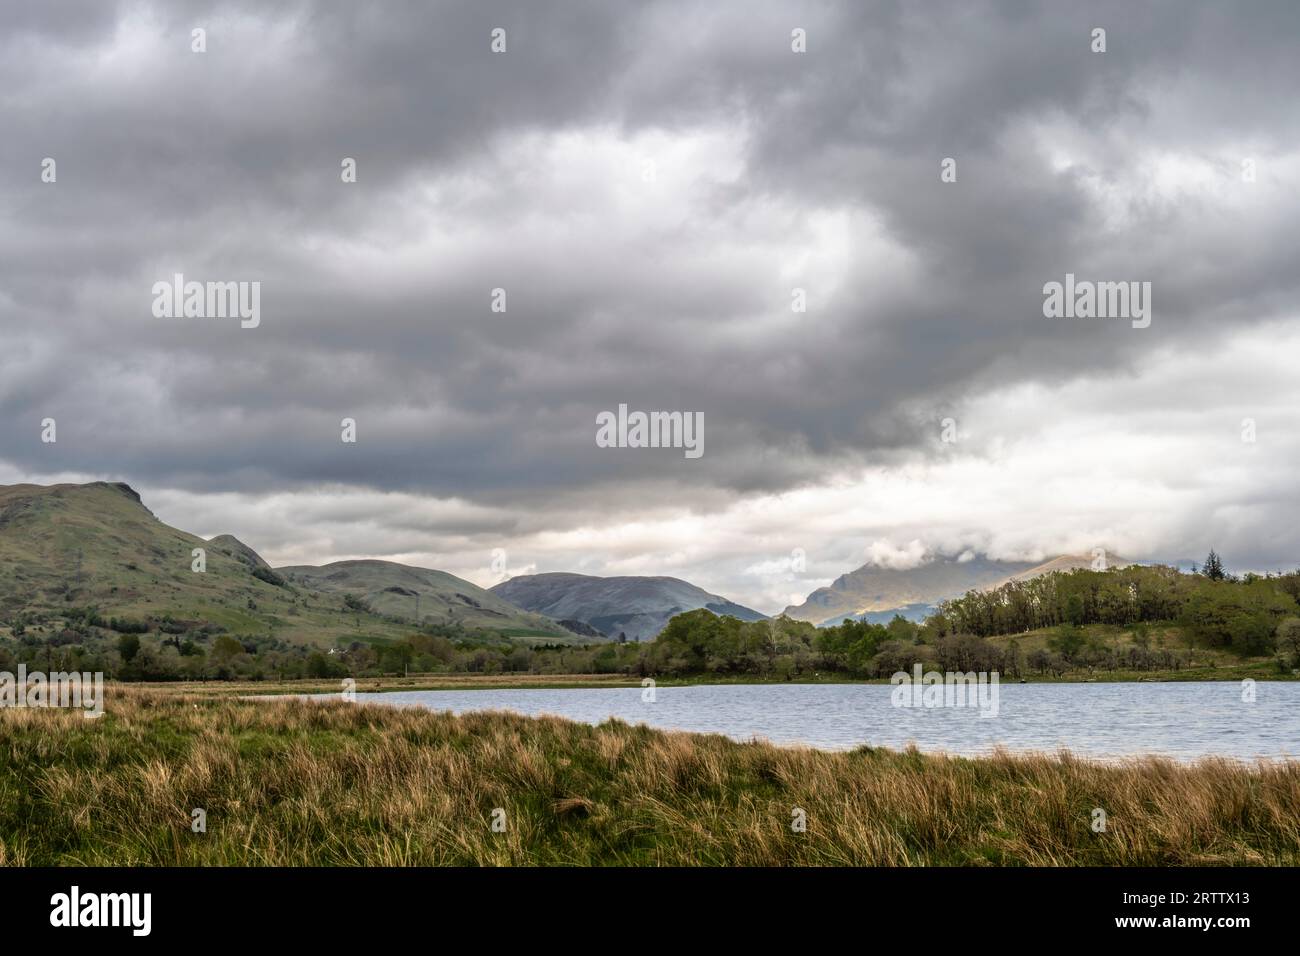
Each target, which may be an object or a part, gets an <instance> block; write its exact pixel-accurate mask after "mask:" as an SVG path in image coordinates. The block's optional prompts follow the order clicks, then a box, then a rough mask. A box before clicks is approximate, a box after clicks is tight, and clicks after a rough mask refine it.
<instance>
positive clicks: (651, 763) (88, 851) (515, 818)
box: [0, 687, 1300, 866]
mask: <svg viewBox="0 0 1300 956" xmlns="http://www.w3.org/2000/svg"><path fill="white" fill-rule="evenodd" d="M110 693H111V697H110V699H109V702H108V707H107V713H106V715H105V716H104V717H102V718H100V719H99V720H94V721H88V720H85V719H83V718H82V717H81V715H80V713H79V712H66V711H50V710H10V711H0V862H4V863H6V864H16V865H47V864H71V865H199V864H202V865H223V864H231V865H235V864H238V865H259V864H279V865H321V864H323V865H331V864H342V865H353V864H356V865H428V864H487V865H506V864H512V865H520V864H672V865H691V864H704V865H719V866H721V865H727V866H769V865H887V866H898V865H936V864H940V865H942V864H968V865H969V864H1031V865H1077V864H1092V865H1124V866H1127V865H1156V866H1162V865H1182V864H1215V863H1223V864H1274V865H1288V864H1289V865H1294V864H1296V863H1300V764H1295V763H1271V764H1269V763H1261V764H1257V765H1251V766H1246V765H1242V764H1238V763H1235V762H1230V761H1223V760H1208V761H1202V762H1200V763H1198V764H1195V765H1180V764H1177V763H1173V762H1171V761H1168V760H1161V759H1155V758H1150V759H1143V760H1136V761H1131V762H1128V763H1124V764H1099V763H1094V762H1089V761H1084V760H1079V759H1076V758H1073V757H1071V756H1069V755H1067V754H1061V755H1044V756H1027V757H1026V756H1010V755H1006V754H1002V755H998V756H995V757H992V758H989V759H980V760H968V759H958V758H948V757H937V756H925V755H922V754H919V753H915V752H905V753H899V752H891V751H884V750H867V749H863V750H858V751H854V752H851V753H827V752H821V751H815V750H807V749H792V748H780V747H774V746H770V745H767V744H763V743H750V744H740V743H735V742H733V741H729V740H727V739H725V738H722V737H717V736H701V735H694V734H681V733H678V734H672V733H663V732H660V731H654V730H650V729H647V728H644V727H630V726H628V725H626V724H622V723H619V722H609V723H606V724H603V725H601V726H599V727H591V726H587V725H584V724H576V723H571V722H568V721H564V720H559V719H553V718H542V719H531V718H524V717H517V716H513V715H508V714H500V713H497V714H472V715H467V716H463V717H459V718H458V717H453V716H451V715H449V714H435V713H429V712H426V711H422V710H414V709H409V710H407V709H402V710H399V709H391V708H386V707H380V706H358V705H350V704H346V703H343V702H341V701H330V702H312V701H302V700H296V699H286V700H275V701H247V700H232V699H215V698H201V697H193V696H185V695H179V694H175V693H170V692H166V691H157V690H142V689H132V688H129V687H125V688H124V687H116V688H112V689H111V691H110ZM195 808H203V809H204V810H206V812H207V832H206V833H194V832H192V830H191V811H192V810H193V809H195ZM497 808H500V809H502V810H504V811H505V828H504V831H503V832H494V831H493V829H492V825H491V824H492V815H493V811H494V809H497ZM795 808H801V809H803V810H804V811H805V812H806V818H807V831H806V832H803V833H797V832H794V831H792V828H791V822H792V819H793V818H792V811H793V810H794V809H795ZM1094 808H1101V809H1103V810H1105V812H1106V815H1107V827H1106V832H1104V833H1097V832H1094V830H1093V827H1092V824H1093V819H1094V818H1093V811H1094Z"/></svg>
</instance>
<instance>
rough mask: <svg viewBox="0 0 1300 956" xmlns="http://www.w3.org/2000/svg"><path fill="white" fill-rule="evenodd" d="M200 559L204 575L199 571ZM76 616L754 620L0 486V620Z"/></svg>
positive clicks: (125, 490)
mask: <svg viewBox="0 0 1300 956" xmlns="http://www.w3.org/2000/svg"><path fill="white" fill-rule="evenodd" d="M200 550H201V552H202V555H203V558H202V561H203V563H204V566H203V567H202V569H201V570H196V560H198V559H197V558H196V555H197V554H198V553H199V551H200ZM1110 563H1111V564H1113V565H1117V566H1118V565H1123V564H1126V563H1127V562H1125V561H1123V560H1120V559H1115V558H1112V559H1111V561H1110ZM1091 565H1092V558H1091V557H1089V556H1081V555H1063V556H1061V557H1058V558H1055V559H1053V560H1051V561H1048V562H1045V563H1039V564H1035V563H1033V562H1004V561H992V560H989V559H986V558H982V557H975V558H971V559H968V560H961V559H956V558H937V559H935V560H933V561H931V562H929V563H927V564H923V565H921V566H919V567H915V568H909V569H905V570H904V569H890V568H882V567H876V566H871V565H864V566H863V567H860V568H858V569H856V570H854V571H851V572H849V573H848V574H844V575H842V576H840V577H839V578H837V579H836V580H835V581H834V582H833V583H832V584H831V585H830V586H828V587H824V588H818V589H817V590H816V591H813V592H812V594H810V595H809V596H808V599H807V600H806V601H804V603H802V604H799V605H791V606H790V607H788V608H786V610H785V612H784V613H786V614H787V615H789V616H790V617H792V618H796V619H798V620H803V621H810V622H812V623H814V624H817V625H828V624H834V623H837V622H839V621H842V620H845V619H847V618H857V619H862V620H868V621H872V622H876V621H881V622H883V621H887V620H888V619H889V618H891V617H892V616H893V615H894V614H902V615H903V616H905V617H909V618H912V619H920V618H922V617H924V616H925V615H926V614H927V613H928V612H929V611H930V610H931V609H932V608H933V607H934V605H936V604H937V603H939V602H940V601H943V600H946V599H948V598H952V597H957V596H960V595H961V594H964V593H966V592H967V591H970V590H978V589H986V588H992V587H996V586H998V585H1000V584H1003V583H1005V582H1007V581H1011V580H1017V579H1023V578H1029V577H1034V576H1037V575H1039V574H1045V573H1048V572H1050V571H1054V570H1068V569H1071V568H1081V567H1090V566H1091ZM74 608H94V609H95V610H96V613H97V614H99V615H100V616H101V617H102V618H104V619H108V618H112V617H118V618H120V619H122V620H130V621H143V620H152V621H155V622H164V623H165V624H166V629H169V630H172V631H173V632H183V631H187V630H196V629H204V628H207V629H209V630H210V631H212V632H216V631H226V632H229V633H232V634H236V635H239V634H246V635H273V636H275V637H277V638H281V639H284V640H286V641H292V642H300V643H306V644H312V645H317V646H322V647H324V646H333V645H334V644H336V643H338V642H340V641H342V642H347V641H349V640H355V639H357V638H358V637H360V636H363V635H364V637H365V638H366V639H370V640H379V641H383V640H386V639H393V638H397V637H400V636H402V635H403V634H406V633H409V630H410V625H411V624H415V623H420V624H422V625H425V626H428V625H431V624H432V625H442V626H449V627H452V628H461V629H464V630H466V631H475V632H478V633H484V632H492V633H495V634H496V635H497V637H498V638H500V639H505V640H512V641H518V642H524V643H570V644H575V643H576V644H582V643H592V642H595V641H601V640H629V641H647V640H653V639H654V637H655V636H656V635H658V633H659V632H660V631H661V630H662V629H663V628H664V626H665V625H666V624H667V623H668V621H669V619H670V618H672V617H673V616H674V615H676V614H680V613H682V612H684V611H692V610H696V609H698V608H705V609H708V610H710V611H712V612H714V613H715V614H719V615H724V614H725V615H731V616H734V617H738V618H740V619H742V620H746V621H757V620H763V619H764V617H765V615H763V614H761V613H759V612H758V611H755V610H753V609H752V608H748V607H744V606H743V605H740V604H736V603H735V602H733V601H730V600H728V599H727V598H725V597H722V596H721V595H718V594H714V593H711V592H709V591H706V590H704V589H703V588H700V587H697V586H696V585H694V584H691V583H690V582H688V581H683V580H681V579H680V578H673V577H650V576H622V577H596V576H592V575H586V574H572V573H546V574H530V575H522V576H519V577H515V578H511V579H509V580H507V581H504V582H502V583H500V584H497V585H495V586H493V587H491V588H488V589H484V588H481V587H479V586H477V585H475V584H472V583H470V582H469V581H466V580H463V579H461V578H458V577H456V576H455V575H452V574H449V573H447V572H445V571H438V570H433V569H429V568H420V567H412V566H409V565H404V564H398V563H396V562H392V561H379V560H358V561H336V562H334V563H332V564H327V565H324V566H320V567H317V566H310V565H293V566H287V567H280V568H273V567H271V566H270V565H269V564H268V563H267V562H266V561H265V560H264V559H263V558H262V557H261V556H260V555H259V554H258V553H257V551H256V550H254V549H253V548H251V547H249V546H248V545H247V544H245V543H244V542H242V541H240V540H239V539H238V538H236V537H234V536H232V535H229V534H221V535H217V536H215V537H212V538H208V539H204V538H202V537H200V536H198V535H194V534H190V533H188V532H186V531H182V530H180V529H177V528H173V527H170V526H168V525H166V524H164V523H163V522H161V521H160V520H158V518H157V517H156V516H155V515H154V514H153V513H152V512H151V511H150V510H149V509H148V508H147V507H145V505H144V503H143V501H142V500H141V498H140V496H139V495H138V494H137V493H136V492H135V491H134V490H133V489H131V488H130V487H129V486H128V485H125V484H122V483H113V482H91V483H89V484H83V485H75V484H59V485H32V484H22V485H10V486H0V618H9V619H12V617H13V616H14V615H15V614H17V613H19V612H29V613H30V612H35V613H42V612H44V613H50V612H53V613H54V614H55V615H56V617H57V616H59V615H60V614H62V615H64V616H66V615H67V614H68V613H69V612H70V611H71V610H72V609H74Z"/></svg>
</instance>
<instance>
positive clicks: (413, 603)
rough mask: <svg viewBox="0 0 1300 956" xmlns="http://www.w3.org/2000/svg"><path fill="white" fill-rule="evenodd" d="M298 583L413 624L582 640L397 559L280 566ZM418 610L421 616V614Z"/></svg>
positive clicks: (463, 584) (468, 586)
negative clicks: (347, 596) (356, 599)
mask: <svg viewBox="0 0 1300 956" xmlns="http://www.w3.org/2000/svg"><path fill="white" fill-rule="evenodd" d="M275 570H276V573H278V574H280V575H281V576H283V577H284V578H285V579H286V580H287V581H289V582H290V583H292V584H295V585H300V586H303V587H307V588H312V589H314V590H317V591H321V592H324V593H331V594H339V595H343V594H351V595H353V596H355V597H359V598H361V599H362V600H364V601H365V602H366V603H367V604H369V605H370V607H371V608H372V609H373V610H375V611H377V612H379V613H380V614H386V615H389V616H392V617H398V618H402V619H403V620H409V621H412V622H415V621H417V620H418V621H421V622H432V623H436V624H462V625H464V626H465V627H470V628H473V627H483V628H490V629H493V630H498V631H501V632H502V633H505V634H508V635H510V636H518V637H527V636H532V637H555V638H560V639H563V640H564V641H565V642H566V643H581V642H582V638H581V637H579V636H577V635H575V634H573V633H572V632H571V631H569V630H567V629H565V628H563V627H561V626H560V625H559V624H558V623H556V622H555V621H552V620H550V619H549V618H546V617H543V616H542V615H540V614H534V613H530V612H528V611H524V610H520V608H518V607H516V606H515V605H514V604H512V603H510V602H509V601H507V600H504V599H503V598H501V597H500V596H498V595H496V594H493V593H492V592H490V591H486V590H484V589H483V588H481V587H479V586H478V585H475V584H471V583H470V582H468V581H465V580H462V579H461V578H458V577H456V576H455V575H452V574H448V573H447V572H445V571H434V570H431V569H429V568H417V567H413V566H411V565H407V564H398V563H396V562H393V561H374V560H362V561H336V562H334V563H333V564H326V565H323V566H321V567H314V566H311V565H293V566H289V567H282V568H276V569H275ZM417 608H418V615H419V616H418V618H417Z"/></svg>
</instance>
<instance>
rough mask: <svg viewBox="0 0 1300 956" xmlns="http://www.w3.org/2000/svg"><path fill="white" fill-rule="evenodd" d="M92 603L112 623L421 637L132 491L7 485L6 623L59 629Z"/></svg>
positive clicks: (319, 637) (1, 515) (2, 573)
mask: <svg viewBox="0 0 1300 956" xmlns="http://www.w3.org/2000/svg"><path fill="white" fill-rule="evenodd" d="M196 548H201V549H203V550H204V552H205V558H206V570H204V571H202V572H198V571H195V570H193V569H192V565H193V562H194V560H195V558H194V554H193V552H194V549H196ZM88 607H93V608H94V609H95V610H96V612H97V614H98V615H99V617H100V618H102V619H103V620H105V621H108V620H111V619H113V618H117V619H121V620H125V621H129V622H132V623H150V624H151V627H150V629H151V630H165V631H168V632H172V633H187V632H202V631H205V630H206V631H209V632H212V633H217V632H221V631H224V632H227V633H229V634H232V635H234V636H236V637H239V636H260V637H265V636H268V635H270V636H274V637H275V638H279V639H282V640H286V641H290V642H293V643H300V644H310V645H316V646H322V647H324V646H332V645H333V644H334V643H336V641H337V640H340V639H342V640H355V639H368V638H371V637H375V638H381V639H385V638H386V639H392V638H396V637H399V636H401V635H402V634H405V633H407V632H409V630H410V628H409V627H407V626H404V625H403V624H402V623H401V622H399V621H390V620H385V619H384V618H383V617H381V616H380V615H378V614H358V613H356V612H354V611H345V610H344V608H343V606H342V602H341V601H340V600H339V599H337V598H336V597H335V596H334V595H328V594H321V593H318V592H313V591H309V590H305V589H301V588H295V587H291V586H286V584H285V582H284V581H283V579H282V578H280V576H279V575H277V574H276V573H275V572H273V571H272V570H271V569H270V567H269V566H268V565H267V563H266V562H265V561H263V560H262V558H261V557H260V556H259V555H258V554H257V552H255V551H254V550H253V549H252V548H249V547H248V546H247V545H245V544H243V543H242V542H240V541H239V540H238V539H236V538H233V537H231V536H230V535H219V536H218V537H215V538H213V539H211V540H210V541H205V540H204V539H203V538H200V537H198V536H197V535H193V534H189V533H187V532H185V531H181V530H179V529H177V528H172V527H169V526H168V525H165V524H163V523H162V522H161V521H159V520H158V519H157V518H156V517H155V516H154V515H153V513H152V512H151V511H149V509H148V508H146V507H145V506H144V504H143V503H142V502H141V500H140V496H139V495H138V494H136V492H135V491H133V490H132V489H131V488H130V487H129V486H127V485H124V484H113V483H108V482H94V483H91V484H86V485H70V484H67V485H49V486H44V485H9V486H0V619H4V620H7V621H13V620H14V619H15V618H16V617H20V616H21V617H27V618H30V619H39V620H43V621H45V622H47V623H50V624H56V623H57V622H58V621H59V620H60V619H61V618H62V619H67V618H68V617H69V616H70V615H71V616H77V615H78V614H80V612H81V610H82V609H84V608H88ZM160 624H161V625H162V626H161V627H159V626H156V625H160Z"/></svg>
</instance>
